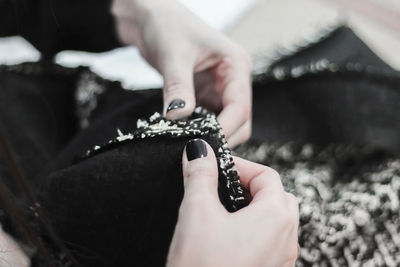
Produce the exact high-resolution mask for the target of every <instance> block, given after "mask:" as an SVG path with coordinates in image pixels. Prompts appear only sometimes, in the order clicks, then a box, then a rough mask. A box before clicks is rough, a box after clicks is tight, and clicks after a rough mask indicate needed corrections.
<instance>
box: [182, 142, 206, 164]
mask: <svg viewBox="0 0 400 267" xmlns="http://www.w3.org/2000/svg"><path fill="white" fill-rule="evenodd" d="M186 156H187V158H188V160H189V161H191V160H194V159H198V158H205V157H207V146H206V144H205V143H204V141H203V140H201V139H193V140H190V141H189V142H188V143H187V144H186Z"/></svg>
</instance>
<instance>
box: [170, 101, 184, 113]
mask: <svg viewBox="0 0 400 267" xmlns="http://www.w3.org/2000/svg"><path fill="white" fill-rule="evenodd" d="M185 104H186V103H185V101H183V100H182V99H179V98H177V99H174V100H172V101H171V103H169V105H168V108H167V112H170V111H171V110H174V109H177V108H184V107H185Z"/></svg>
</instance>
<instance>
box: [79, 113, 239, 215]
mask: <svg viewBox="0 0 400 267" xmlns="http://www.w3.org/2000/svg"><path fill="white" fill-rule="evenodd" d="M210 133H215V134H216V135H217V139H218V140H219V141H220V144H221V145H220V147H219V148H218V150H217V151H216V155H215V156H216V158H217V161H218V169H219V172H220V181H219V185H220V187H222V190H223V191H224V194H227V196H228V197H229V203H223V204H224V205H225V206H226V208H227V210H229V211H236V210H238V209H240V208H241V207H243V206H244V205H245V197H244V191H243V188H242V186H241V184H240V180H239V175H238V172H237V171H236V169H235V166H234V163H233V158H232V155H231V150H230V149H229V148H228V146H227V142H226V140H225V136H224V135H223V133H222V129H221V126H220V125H219V123H218V122H217V119H216V116H215V115H214V114H212V113H210V112H208V111H207V110H206V109H204V108H202V107H197V108H196V109H195V111H194V112H193V114H192V116H191V117H190V118H189V119H188V120H178V121H171V120H167V119H165V118H164V117H162V116H161V115H160V114H159V113H158V112H156V113H154V114H153V115H152V116H150V118H149V119H147V120H142V119H139V120H138V121H137V129H136V130H135V131H133V132H131V133H122V132H121V131H120V130H119V129H117V134H118V135H117V136H116V137H115V138H113V139H111V140H109V141H108V142H107V143H106V144H104V145H96V146H95V147H94V148H93V149H91V150H89V151H87V152H86V156H85V157H84V158H88V157H92V156H94V155H96V154H98V153H100V152H102V151H104V150H107V149H109V148H111V147H114V146H115V145H119V144H121V143H124V142H129V141H132V140H140V139H147V138H153V137H157V136H167V137H171V138H177V137H191V136H193V137H201V136H206V135H208V134H210ZM221 176H222V177H221Z"/></svg>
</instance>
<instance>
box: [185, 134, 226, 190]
mask: <svg viewBox="0 0 400 267" xmlns="http://www.w3.org/2000/svg"><path fill="white" fill-rule="evenodd" d="M182 171H183V178H184V186H185V194H186V195H192V194H194V193H199V192H202V193H206V194H209V193H211V195H213V196H214V197H216V196H217V187H218V167H217V161H216V158H215V154H214V151H213V149H212V147H211V146H210V145H209V144H208V143H207V142H205V141H204V140H202V139H193V140H190V141H189V142H188V143H187V144H186V146H185V149H184V151H183V156H182Z"/></svg>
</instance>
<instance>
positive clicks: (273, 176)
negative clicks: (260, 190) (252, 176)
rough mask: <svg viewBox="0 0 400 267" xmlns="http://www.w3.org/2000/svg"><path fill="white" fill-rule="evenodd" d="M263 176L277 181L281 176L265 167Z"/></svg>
mask: <svg viewBox="0 0 400 267" xmlns="http://www.w3.org/2000/svg"><path fill="white" fill-rule="evenodd" d="M264 174H265V175H266V176H268V177H269V178H270V179H278V180H279V181H280V180H281V176H280V175H279V173H278V172H277V171H276V170H275V169H273V168H271V167H268V166H265V167H264Z"/></svg>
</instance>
